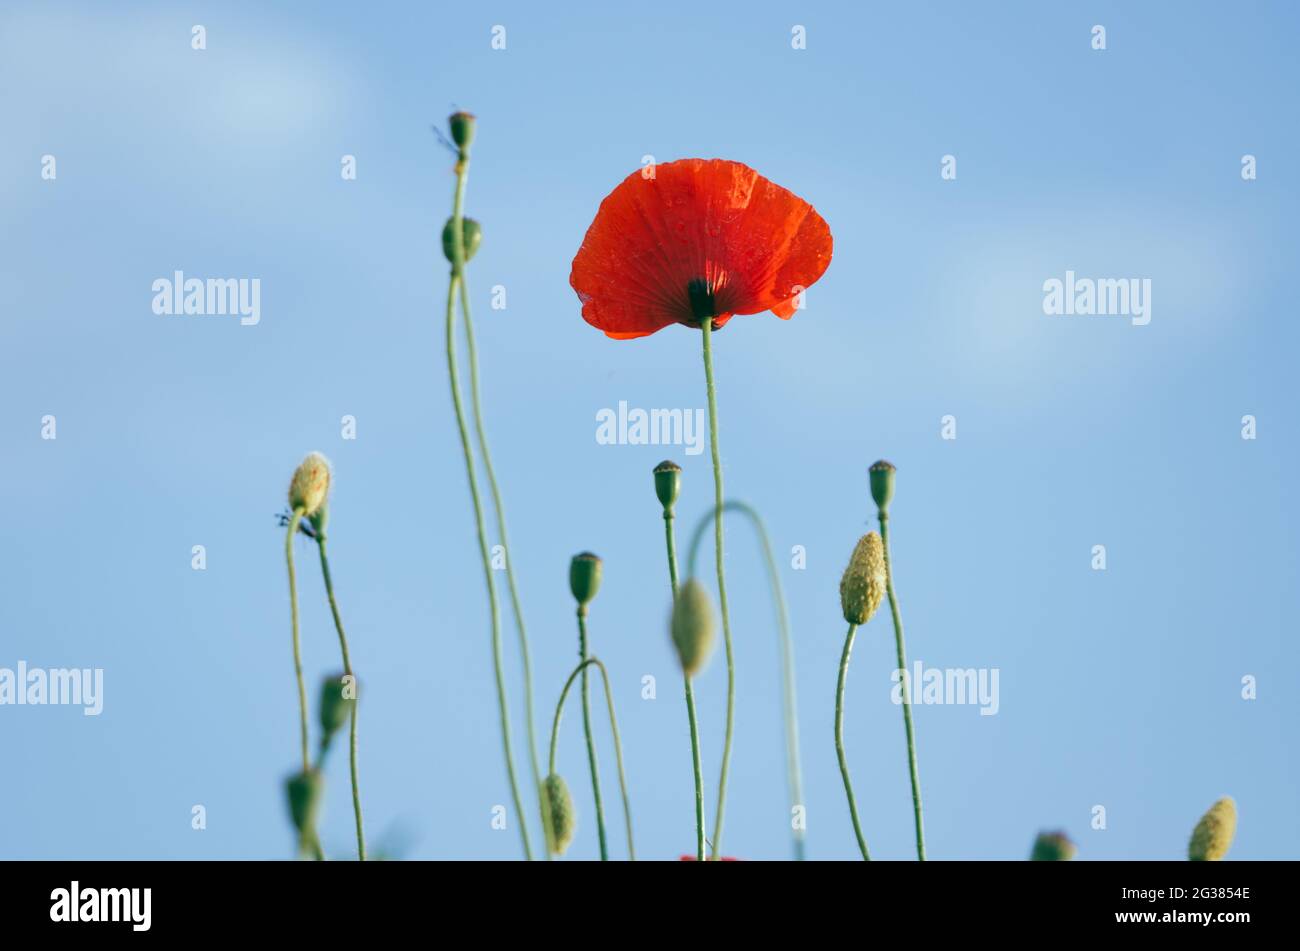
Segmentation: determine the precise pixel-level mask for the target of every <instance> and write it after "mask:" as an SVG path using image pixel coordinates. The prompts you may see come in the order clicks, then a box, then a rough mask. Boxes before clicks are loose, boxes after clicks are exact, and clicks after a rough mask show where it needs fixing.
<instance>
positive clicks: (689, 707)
mask: <svg viewBox="0 0 1300 951" xmlns="http://www.w3.org/2000/svg"><path fill="white" fill-rule="evenodd" d="M664 540H665V542H666V543H667V546H668V579H669V581H670V582H671V583H672V587H673V600H676V599H677V540H676V537H675V535H674V533H673V510H672V507H671V506H669V507H667V508H665V509H664ZM682 682H683V684H684V686H685V688H686V716H687V719H689V720H690V724H691V766H692V767H693V768H694V770H695V858H696V860H697V861H699V862H703V861H704V770H703V768H702V766H701V763H700V724H699V720H698V719H697V717H696V715H695V687H694V686H692V684H691V678H690V675H689V674H683V675H682Z"/></svg>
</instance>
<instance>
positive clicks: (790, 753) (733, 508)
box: [687, 499, 805, 862]
mask: <svg viewBox="0 0 1300 951" xmlns="http://www.w3.org/2000/svg"><path fill="white" fill-rule="evenodd" d="M722 511H723V512H738V513H740V514H741V515H744V516H745V517H746V518H748V519H749V522H750V524H751V525H753V527H754V531H755V533H756V534H757V535H758V541H759V546H760V547H761V548H762V550H763V559H764V561H766V563H767V580H768V585H769V587H770V588H771V591H772V604H773V607H774V608H775V611H776V624H777V631H778V632H779V634H780V638H781V682H782V707H783V708H784V709H783V713H784V715H785V751H786V782H787V784H788V787H789V793H790V801H791V805H792V807H793V806H799V807H801V806H803V804H804V799H803V767H802V765H801V757H800V755H799V704H798V700H797V699H796V696H795V675H794V640H793V639H792V638H791V636H790V615H789V612H788V611H787V610H786V606H785V592H784V591H783V590H782V587H781V575H780V572H779V571H778V570H777V567H776V556H775V555H774V554H773V552H772V543H771V540H770V539H769V538H768V535H767V527H766V526H765V525H764V524H763V518H762V516H761V515H759V514H758V511H757V510H756V509H755V508H754V507H753V506H751V505H748V504H746V503H744V502H739V501H736V500H735V499H728V500H727V501H726V502H724V503H723V505H722ZM714 517H715V515H714V512H707V513H705V514H704V516H703V517H701V519H700V520H699V521H698V522H697V523H696V524H695V532H694V533H693V534H692V535H691V548H690V556H689V559H688V561H687V567H688V572H687V574H688V576H693V575H694V574H695V564H696V555H697V553H698V552H699V549H700V542H701V541H702V540H703V538H704V531H705V529H707V528H708V527H709V523H710V522H712V521H713V519H714ZM792 831H793V833H794V857H795V861H797V862H802V861H803V860H804V858H805V843H804V838H805V836H804V829H803V828H802V827H801V826H800V827H792Z"/></svg>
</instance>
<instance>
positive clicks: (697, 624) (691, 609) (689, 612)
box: [670, 578, 714, 677]
mask: <svg viewBox="0 0 1300 951" xmlns="http://www.w3.org/2000/svg"><path fill="white" fill-rule="evenodd" d="M670 629H671V631H672V635H673V646H674V647H676V648H677V659H678V660H680V661H681V664H682V672H683V673H684V674H686V676H687V677H694V676H695V675H696V674H698V673H699V672H700V671H701V670H703V669H704V665H705V664H706V663H708V661H709V657H710V656H711V655H712V653H713V640H714V621H713V604H712V602H711V601H710V600H709V592H708V591H706V590H705V588H704V585H702V584H700V583H699V582H698V581H696V580H695V579H694V578H687V579H686V582H685V583H684V584H683V585H682V586H681V587H680V588H679V589H678V590H677V597H676V599H675V600H674V601H673V613H672V619H671V621H670Z"/></svg>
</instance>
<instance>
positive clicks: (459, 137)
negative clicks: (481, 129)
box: [447, 112, 478, 149]
mask: <svg viewBox="0 0 1300 951" xmlns="http://www.w3.org/2000/svg"><path fill="white" fill-rule="evenodd" d="M477 121H478V120H476V119H475V118H474V116H472V115H471V114H470V113H468V112H455V113H452V115H451V117H450V118H448V119H447V124H448V125H449V126H451V140H452V141H453V142H455V143H456V145H457V146H458V147H459V148H462V149H467V148H469V146H470V143H471V142H473V141H474V124H475V122H477Z"/></svg>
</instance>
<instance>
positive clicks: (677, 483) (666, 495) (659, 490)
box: [654, 459, 682, 511]
mask: <svg viewBox="0 0 1300 951" xmlns="http://www.w3.org/2000/svg"><path fill="white" fill-rule="evenodd" d="M654 472H655V495H657V496H659V504H660V505H662V506H663V507H664V511H667V510H669V509H671V508H672V507H673V506H674V505H676V504H677V493H678V492H680V491H681V488H682V467H681V466H679V465H678V464H677V463H675V462H673V461H672V460H671V459H665V460H664V461H663V462H661V463H659V465H657V466H655V469H654Z"/></svg>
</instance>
